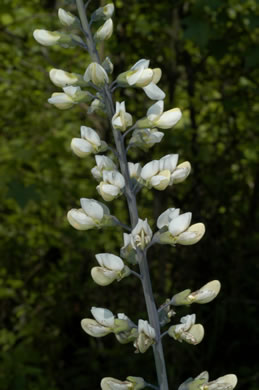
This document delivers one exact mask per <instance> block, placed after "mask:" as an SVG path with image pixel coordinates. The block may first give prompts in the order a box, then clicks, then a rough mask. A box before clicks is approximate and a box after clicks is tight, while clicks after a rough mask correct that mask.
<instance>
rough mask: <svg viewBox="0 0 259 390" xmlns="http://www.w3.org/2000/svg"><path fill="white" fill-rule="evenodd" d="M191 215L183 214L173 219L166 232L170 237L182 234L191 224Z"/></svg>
mask: <svg viewBox="0 0 259 390" xmlns="http://www.w3.org/2000/svg"><path fill="white" fill-rule="evenodd" d="M191 219H192V213H184V214H181V215H179V216H178V217H176V218H174V219H173V220H172V221H171V222H170V223H169V226H168V230H169V231H170V233H171V234H172V236H178V235H179V234H180V233H182V232H184V231H185V230H186V229H187V228H188V226H189V225H190V223H191Z"/></svg>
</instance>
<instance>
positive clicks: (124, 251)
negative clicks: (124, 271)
mask: <svg viewBox="0 0 259 390" xmlns="http://www.w3.org/2000/svg"><path fill="white" fill-rule="evenodd" d="M123 240H124V245H123V247H122V248H121V250H120V255H121V257H123V258H124V259H126V260H127V262H128V263H131V264H137V258H136V250H135V248H134V247H135V245H134V243H133V240H132V236H131V234H128V233H123Z"/></svg>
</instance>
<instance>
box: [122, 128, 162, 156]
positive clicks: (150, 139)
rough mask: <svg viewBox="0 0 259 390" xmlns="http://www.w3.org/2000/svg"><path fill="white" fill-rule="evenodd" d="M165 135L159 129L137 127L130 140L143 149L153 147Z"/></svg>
mask: <svg viewBox="0 0 259 390" xmlns="http://www.w3.org/2000/svg"><path fill="white" fill-rule="evenodd" d="M163 136H164V133H162V132H161V131H158V130H157V129H155V128H154V129H148V128H147V129H136V130H134V131H133V134H132V137H131V138H130V140H129V143H130V144H133V145H134V146H138V147H139V148H140V149H142V150H144V151H145V150H147V149H149V148H151V147H152V146H153V145H154V144H156V143H159V142H160V141H161V140H162V138H163Z"/></svg>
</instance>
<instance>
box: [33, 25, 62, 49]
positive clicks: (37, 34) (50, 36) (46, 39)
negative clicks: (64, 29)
mask: <svg viewBox="0 0 259 390" xmlns="http://www.w3.org/2000/svg"><path fill="white" fill-rule="evenodd" d="M33 37H34V39H35V40H36V41H37V42H39V43H40V44H41V45H43V46H53V45H55V44H56V43H57V42H58V41H59V40H60V38H61V33H60V32H58V31H48V30H44V29H40V30H39V29H37V30H34V31H33Z"/></svg>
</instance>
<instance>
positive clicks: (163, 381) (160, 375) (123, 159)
mask: <svg viewBox="0 0 259 390" xmlns="http://www.w3.org/2000/svg"><path fill="white" fill-rule="evenodd" d="M76 4H77V9H78V13H79V17H80V20H81V24H82V27H83V30H84V32H85V36H86V43H87V47H88V51H89V54H90V56H91V58H92V61H95V62H98V63H99V64H101V61H100V57H99V54H98V51H97V49H96V46H95V43H94V40H93V37H92V33H91V30H90V26H89V23H88V20H87V16H86V13H85V6H84V3H83V0H76ZM102 92H103V96H104V101H105V105H106V108H107V113H108V118H109V120H110V121H111V119H112V117H113V115H114V113H115V110H114V103H113V99H112V94H111V91H110V88H109V85H108V84H106V85H105V86H104V87H103V91H102ZM112 131H113V137H114V141H115V145H116V149H117V154H118V160H119V163H120V169H121V173H122V175H123V176H124V179H125V182H126V185H125V196H126V199H127V203H128V209H129V215H130V221H131V228H132V229H133V228H134V227H135V226H136V224H137V222H138V219H139V217H138V209H137V202H136V196H135V194H134V192H133V188H132V187H133V186H132V181H131V179H130V176H129V169H128V161H127V154H126V150H125V146H124V139H123V136H122V134H121V133H120V132H119V131H117V130H115V129H112ZM137 259H138V264H139V269H140V275H141V282H142V287H143V292H144V297H145V302H146V307H147V312H148V318H149V323H150V325H151V326H152V327H153V328H154V329H155V332H156V343H155V344H154V345H153V353H154V358H155V364H156V372H157V379H158V384H159V387H158V388H157V389H159V390H168V381H167V374H166V366H165V359H164V353H163V346H162V342H161V339H160V324H159V318H158V313H157V308H156V304H155V301H154V295H153V291H152V286H151V280H150V274H149V267H148V262H147V258H146V252H145V251H143V250H140V249H138V250H137ZM153 388H154V389H156V387H154V386H153Z"/></svg>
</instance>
